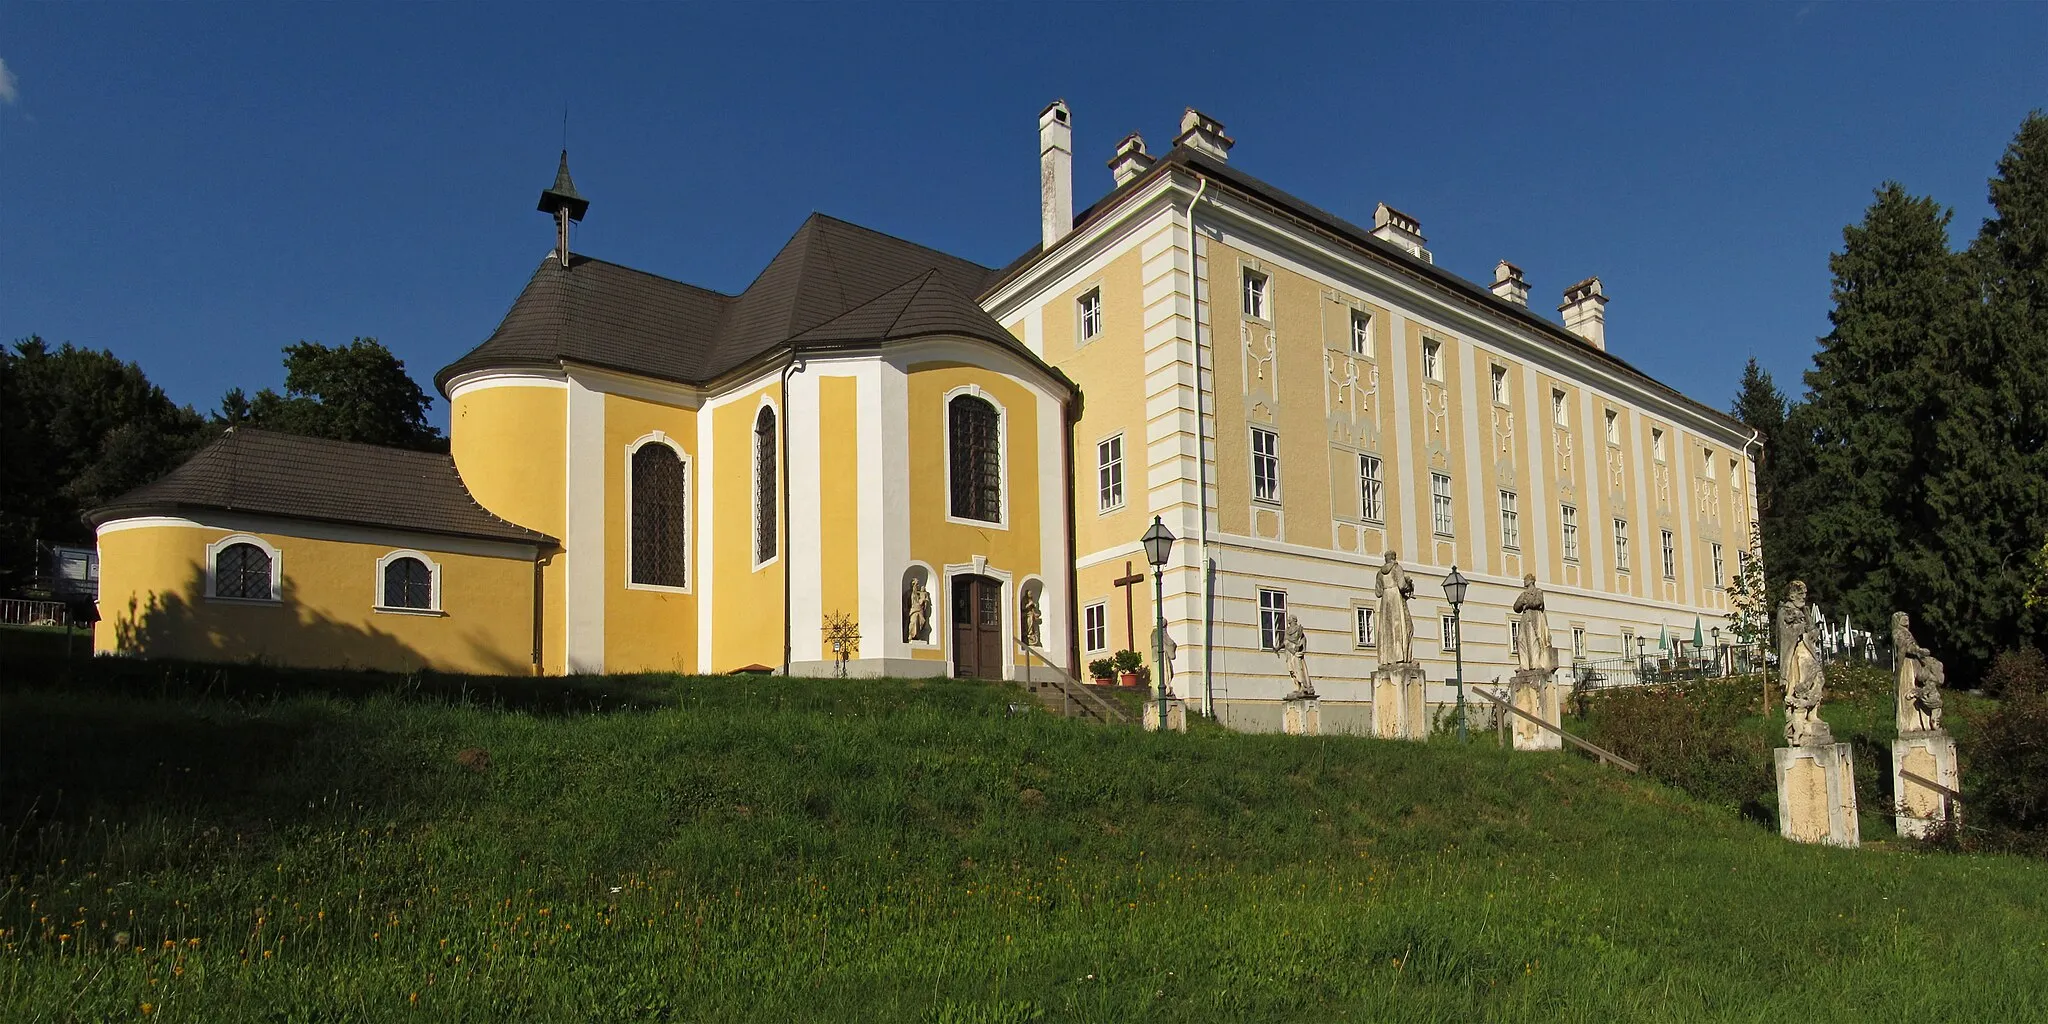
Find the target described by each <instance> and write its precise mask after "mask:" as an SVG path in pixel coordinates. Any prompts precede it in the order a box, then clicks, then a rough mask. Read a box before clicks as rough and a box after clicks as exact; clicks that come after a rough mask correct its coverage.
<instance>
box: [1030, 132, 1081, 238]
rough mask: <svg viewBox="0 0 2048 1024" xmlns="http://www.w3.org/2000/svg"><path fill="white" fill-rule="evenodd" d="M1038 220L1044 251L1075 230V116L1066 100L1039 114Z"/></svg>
mask: <svg viewBox="0 0 2048 1024" xmlns="http://www.w3.org/2000/svg"><path fill="white" fill-rule="evenodd" d="M1038 220H1039V226H1040V227H1041V228H1042V229H1043V232H1042V233H1043V235H1044V239H1043V241H1044V245H1043V247H1042V248H1044V249H1051V248H1052V247H1053V246H1054V245H1057V244H1058V243H1059V240H1060V239H1062V238H1065V237H1067V234H1068V233H1069V232H1071V231H1073V230H1074V115H1073V114H1072V113H1070V112H1069V111H1068V110H1067V101H1066V100H1054V101H1052V105H1051V106H1049V107H1046V108H1045V109H1044V110H1041V111H1039V112H1038Z"/></svg>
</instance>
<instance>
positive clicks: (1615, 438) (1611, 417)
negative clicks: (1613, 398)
mask: <svg viewBox="0 0 2048 1024" xmlns="http://www.w3.org/2000/svg"><path fill="white" fill-rule="evenodd" d="M1607 443H1608V444H1620V443H1621V417H1620V416H1619V415H1618V414H1616V413H1615V411H1614V410H1612V409H1609V410H1607Z"/></svg>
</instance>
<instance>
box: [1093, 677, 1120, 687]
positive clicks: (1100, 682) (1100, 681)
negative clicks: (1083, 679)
mask: <svg viewBox="0 0 2048 1024" xmlns="http://www.w3.org/2000/svg"><path fill="white" fill-rule="evenodd" d="M1088 681H1089V682H1091V683H1094V684H1095V685H1097V686H1115V685H1116V680H1115V679H1113V678H1111V677H1109V676H1090V677H1089V679H1088Z"/></svg>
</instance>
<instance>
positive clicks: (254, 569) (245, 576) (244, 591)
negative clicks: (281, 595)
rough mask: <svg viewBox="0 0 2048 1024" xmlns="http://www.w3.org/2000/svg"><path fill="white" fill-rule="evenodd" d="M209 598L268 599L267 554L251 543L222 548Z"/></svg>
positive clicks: (269, 597)
mask: <svg viewBox="0 0 2048 1024" xmlns="http://www.w3.org/2000/svg"><path fill="white" fill-rule="evenodd" d="M358 593H360V591H358ZM213 596H215V597H231V598H239V599H242V600H248V601H268V600H270V599H271V598H272V597H273V596H274V595H273V594H272V593H271V591H270V552H268V551H265V550H263V549H262V548H259V547H257V546H256V545H254V544H230V545H228V546H227V547H224V548H222V549H221V550H220V553H219V554H216V555H214V556H213Z"/></svg>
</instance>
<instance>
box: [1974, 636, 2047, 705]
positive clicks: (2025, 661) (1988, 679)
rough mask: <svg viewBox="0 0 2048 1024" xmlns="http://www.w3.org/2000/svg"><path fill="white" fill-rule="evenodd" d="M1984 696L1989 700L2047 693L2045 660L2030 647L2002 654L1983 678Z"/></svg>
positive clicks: (2038, 652)
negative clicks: (1987, 695) (1988, 696)
mask: <svg viewBox="0 0 2048 1024" xmlns="http://www.w3.org/2000/svg"><path fill="white" fill-rule="evenodd" d="M1984 692H1985V693H1987V694H1989V695H1991V696H1993V697H2021V696H2027V695H2038V694H2043V693H2048V658H2043V657H2042V656H2041V652H2040V651H2038V650H2036V649H2034V648H2032V647H2022V648H2020V649H2018V650H2014V651H2006V652H2005V653H2003V654H2001V655H1999V656H1998V660H1996V661H1994V662H1992V663H1991V671H1990V672H1988V673H1986V674H1985V676H1984Z"/></svg>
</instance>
